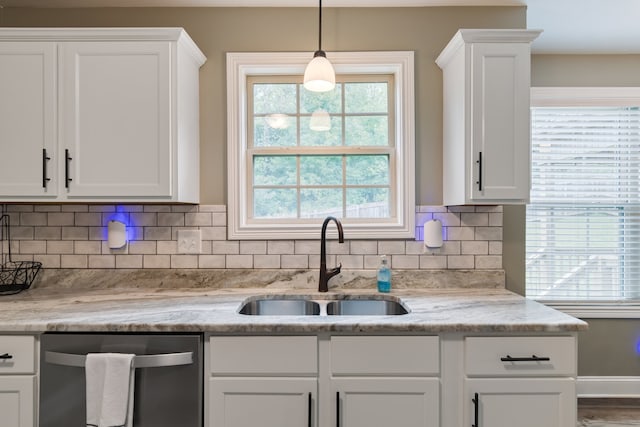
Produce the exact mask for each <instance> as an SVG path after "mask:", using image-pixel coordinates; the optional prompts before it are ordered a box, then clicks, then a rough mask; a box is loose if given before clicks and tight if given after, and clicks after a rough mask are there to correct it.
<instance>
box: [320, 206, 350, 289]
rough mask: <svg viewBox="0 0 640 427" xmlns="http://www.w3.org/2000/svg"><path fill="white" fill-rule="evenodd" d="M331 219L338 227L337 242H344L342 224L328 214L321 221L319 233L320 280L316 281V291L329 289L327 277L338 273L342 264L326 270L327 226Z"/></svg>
mask: <svg viewBox="0 0 640 427" xmlns="http://www.w3.org/2000/svg"><path fill="white" fill-rule="evenodd" d="M331 221H333V222H335V223H336V227H338V242H340V243H344V233H343V232H342V224H341V223H340V221H338V220H337V219H336V218H334V217H332V216H328V217H327V218H325V220H324V222H323V223H322V233H321V235H320V280H319V281H318V292H328V291H329V279H331V278H332V277H333V276H335V275H337V274H339V273H340V269H341V268H342V264H340V265H338V266H337V267H336V268H332V269H330V270H327V226H328V225H329V223H330V222H331Z"/></svg>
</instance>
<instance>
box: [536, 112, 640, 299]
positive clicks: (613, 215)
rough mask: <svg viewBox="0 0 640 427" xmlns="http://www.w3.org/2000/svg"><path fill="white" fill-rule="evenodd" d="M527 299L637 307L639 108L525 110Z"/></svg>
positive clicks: (639, 287) (639, 259)
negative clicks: (528, 178) (527, 129)
mask: <svg viewBox="0 0 640 427" xmlns="http://www.w3.org/2000/svg"><path fill="white" fill-rule="evenodd" d="M531 130H532V141H531V142H532V189H531V204H530V205H528V206H527V219H526V228H527V231H526V239H527V240H526V288H527V296H528V297H531V298H535V299H539V300H565V301H585V300H587V301H590V302H593V301H609V302H611V301H629V300H640V108H638V107H630V106H622V107H617V106H593V105H590V106H580V107H557V106H552V107H547V106H545V107H533V108H532V110H531Z"/></svg>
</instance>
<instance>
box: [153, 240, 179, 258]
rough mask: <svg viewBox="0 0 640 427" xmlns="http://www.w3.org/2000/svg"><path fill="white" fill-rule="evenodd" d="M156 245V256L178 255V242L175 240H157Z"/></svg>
mask: <svg viewBox="0 0 640 427" xmlns="http://www.w3.org/2000/svg"><path fill="white" fill-rule="evenodd" d="M156 245H157V246H156V247H157V250H158V254H162V255H171V254H177V253H178V242H177V241H175V240H158V242H157V243H156Z"/></svg>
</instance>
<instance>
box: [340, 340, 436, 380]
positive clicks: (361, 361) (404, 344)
mask: <svg viewBox="0 0 640 427" xmlns="http://www.w3.org/2000/svg"><path fill="white" fill-rule="evenodd" d="M331 372H332V373H333V374H334V375H438V373H439V372H440V341H439V338H438V337H415V336H412V337H410V336H373V337H349V336H339V337H331Z"/></svg>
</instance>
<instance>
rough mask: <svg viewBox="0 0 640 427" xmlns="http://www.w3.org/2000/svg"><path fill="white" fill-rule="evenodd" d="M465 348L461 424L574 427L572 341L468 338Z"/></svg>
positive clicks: (558, 338) (563, 338) (560, 338)
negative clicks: (462, 422) (462, 421)
mask: <svg viewBox="0 0 640 427" xmlns="http://www.w3.org/2000/svg"><path fill="white" fill-rule="evenodd" d="M464 346H465V358H464V364H465V379H464V396H465V397H464V408H465V409H464V412H463V413H464V425H468V426H476V427H514V426H516V427H539V426H545V427H573V426H575V425H576V418H577V414H576V411H577V402H576V386H575V377H576V375H577V372H576V369H577V350H576V346H577V343H576V339H575V337H573V336H504V337H495V336H490V337H486V336H485V337H467V338H466V339H465V344H464Z"/></svg>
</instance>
